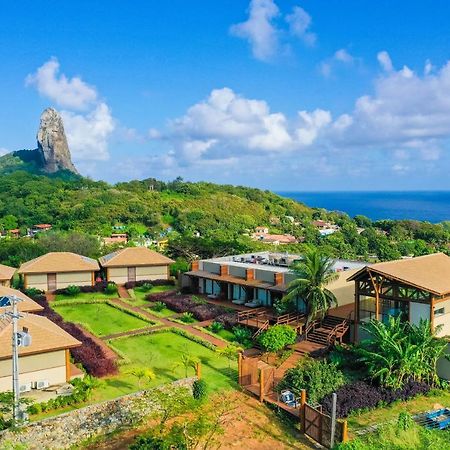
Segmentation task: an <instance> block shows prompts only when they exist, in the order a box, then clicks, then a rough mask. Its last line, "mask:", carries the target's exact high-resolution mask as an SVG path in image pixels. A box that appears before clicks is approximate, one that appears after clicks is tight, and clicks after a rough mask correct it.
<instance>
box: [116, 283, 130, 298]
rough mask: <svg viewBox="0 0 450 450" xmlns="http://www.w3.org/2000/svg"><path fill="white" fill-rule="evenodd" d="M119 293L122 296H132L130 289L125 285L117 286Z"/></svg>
mask: <svg viewBox="0 0 450 450" xmlns="http://www.w3.org/2000/svg"><path fill="white" fill-rule="evenodd" d="M117 293H118V294H119V297H120V298H131V296H130V293H129V292H128V289H126V288H125V286H123V285H120V286H117Z"/></svg>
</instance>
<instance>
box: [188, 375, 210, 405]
mask: <svg viewBox="0 0 450 450" xmlns="http://www.w3.org/2000/svg"><path fill="white" fill-rule="evenodd" d="M192 395H193V397H194V398H195V399H196V400H205V399H206V397H207V396H208V385H207V384H206V381H205V380H202V379H200V380H195V381H194V384H193V385H192Z"/></svg>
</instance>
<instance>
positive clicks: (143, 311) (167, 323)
mask: <svg viewBox="0 0 450 450" xmlns="http://www.w3.org/2000/svg"><path fill="white" fill-rule="evenodd" d="M111 302H112V303H114V304H115V305H117V306H120V307H121V308H126V309H129V310H131V311H134V312H137V313H139V314H141V315H142V316H144V317H146V318H147V319H149V320H152V321H156V322H160V323H161V325H158V326H156V327H151V330H158V329H164V328H169V327H170V328H178V329H180V330H184V331H187V332H188V333H190V334H193V335H194V336H197V337H199V338H201V339H203V340H205V341H208V342H209V343H211V344H213V345H215V346H216V347H219V348H223V347H226V346H227V343H226V342H224V341H222V340H221V339H217V338H215V337H214V336H211V335H209V334H207V333H203V332H202V331H200V330H197V329H195V328H194V327H193V326H192V325H188V324H186V325H184V324H183V325H182V324H181V323H176V322H172V321H170V320H168V319H166V318H165V317H158V316H156V315H153V314H151V313H150V312H149V311H148V310H147V309H145V308H141V307H139V306H131V305H130V304H128V303H126V302H124V301H122V300H120V299H112V300H111ZM136 331H137V330H135V331H134V332H133V331H128V332H126V333H123V334H122V333H120V335H121V336H133V335H135V334H139V333H136ZM141 334H142V331H141ZM117 337H118V336H117ZM106 338H107V337H104V338H103V339H106ZM109 339H113V338H111V337H109Z"/></svg>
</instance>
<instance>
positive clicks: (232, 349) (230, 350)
mask: <svg viewBox="0 0 450 450" xmlns="http://www.w3.org/2000/svg"><path fill="white" fill-rule="evenodd" d="M241 350H242V349H241V348H240V347H237V346H236V345H233V344H228V345H227V346H226V347H223V348H219V349H218V350H217V353H219V354H220V355H222V356H224V357H225V358H227V360H228V369H229V370H231V363H232V362H233V361H236V358H237V354H238V352H239V351H241Z"/></svg>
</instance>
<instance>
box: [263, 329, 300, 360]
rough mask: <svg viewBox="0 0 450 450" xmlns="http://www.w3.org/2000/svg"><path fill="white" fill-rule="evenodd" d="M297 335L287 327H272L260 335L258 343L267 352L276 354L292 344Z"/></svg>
mask: <svg viewBox="0 0 450 450" xmlns="http://www.w3.org/2000/svg"><path fill="white" fill-rule="evenodd" d="M296 338H297V333H296V332H295V331H294V330H293V329H292V328H291V327H290V326H289V325H274V326H273V327H270V328H269V329H268V330H267V331H265V332H264V333H262V334H261V336H260V338H259V343H260V344H261V346H262V347H263V348H264V349H265V350H266V351H268V352H271V353H276V352H279V351H280V350H283V348H285V347H286V346H287V345H289V344H293V343H294V342H295V339H296Z"/></svg>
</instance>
